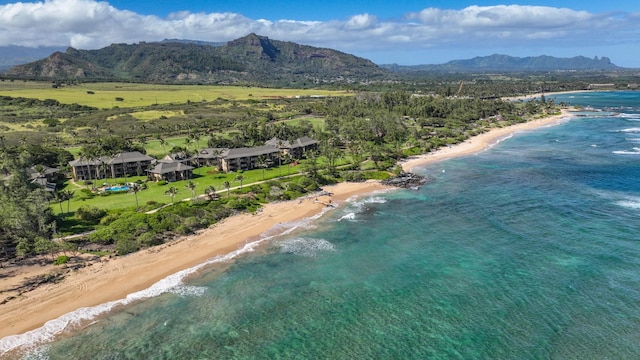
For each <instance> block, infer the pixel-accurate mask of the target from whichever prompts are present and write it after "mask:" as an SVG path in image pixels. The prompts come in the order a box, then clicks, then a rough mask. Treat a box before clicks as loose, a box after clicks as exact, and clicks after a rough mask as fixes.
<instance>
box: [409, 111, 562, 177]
mask: <svg viewBox="0 0 640 360" xmlns="http://www.w3.org/2000/svg"><path fill="white" fill-rule="evenodd" d="M569 116H571V113H570V112H569V111H568V110H562V113H561V114H560V115H554V116H549V117H546V118H542V119H536V120H532V121H529V122H526V123H521V124H516V125H512V126H508V127H503V128H495V129H491V130H490V131H487V132H486V133H484V134H480V135H477V136H474V137H473V138H471V139H469V140H466V141H464V142H462V143H460V144H456V145H453V146H451V147H447V148H441V149H438V150H437V151H434V152H431V153H429V154H424V155H420V156H415V157H411V158H409V159H407V160H405V161H403V162H402V169H403V170H404V171H411V170H412V169H413V168H415V167H419V166H425V165H429V164H433V163H435V162H438V161H443V160H447V159H451V158H454V157H459V156H466V155H471V154H475V153H478V152H480V151H483V150H485V149H488V148H489V147H491V146H493V145H495V144H497V143H498V142H500V141H502V140H503V139H505V138H507V137H509V136H511V135H512V134H514V133H516V132H519V131H527V130H532V129H536V128H539V127H544V126H550V125H555V124H557V123H558V121H560V120H561V119H563V118H567V117H569Z"/></svg>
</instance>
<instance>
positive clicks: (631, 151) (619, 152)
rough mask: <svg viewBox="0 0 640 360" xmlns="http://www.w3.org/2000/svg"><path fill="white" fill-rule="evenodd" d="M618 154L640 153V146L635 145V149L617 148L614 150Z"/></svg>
mask: <svg viewBox="0 0 640 360" xmlns="http://www.w3.org/2000/svg"><path fill="white" fill-rule="evenodd" d="M613 153H614V154H617V155H640V148H637V147H634V148H633V150H616V151H613Z"/></svg>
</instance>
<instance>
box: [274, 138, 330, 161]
mask: <svg viewBox="0 0 640 360" xmlns="http://www.w3.org/2000/svg"><path fill="white" fill-rule="evenodd" d="M265 145H271V146H275V147H277V148H278V149H280V151H281V152H282V153H283V154H289V155H291V157H292V158H294V159H300V158H302V156H303V155H304V153H305V152H307V151H310V150H315V149H317V148H318V142H317V141H316V140H313V139H312V138H310V137H307V136H303V137H301V138H298V139H295V140H294V141H292V142H289V141H287V140H280V139H278V138H276V137H274V138H273V139H271V140H268V141H267V142H265Z"/></svg>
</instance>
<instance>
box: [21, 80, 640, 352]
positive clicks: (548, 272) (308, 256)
mask: <svg viewBox="0 0 640 360" xmlns="http://www.w3.org/2000/svg"><path fill="white" fill-rule="evenodd" d="M639 100H640V94H639V93H626V92H624V93H587V94H570V95H563V96H558V97H557V101H565V102H570V103H575V104H580V105H585V106H591V107H594V108H596V109H602V110H605V111H608V112H610V113H606V114H605V113H597V112H594V113H590V114H589V115H587V116H584V117H579V118H575V119H573V120H571V121H569V122H566V123H563V124H561V125H558V126H554V127H548V128H543V129H538V130H536V131H530V132H526V133H520V134H516V135H515V136H513V137H512V138H511V139H508V140H505V141H503V142H501V143H500V144H499V145H497V146H494V147H493V148H492V149H490V150H488V151H485V152H482V153H480V154H477V155H473V156H468V157H465V158H459V159H454V160H450V161H446V162H443V163H439V164H434V165H431V166H429V167H427V168H424V169H421V170H419V172H422V173H424V174H426V175H428V176H429V177H431V178H432V179H433V181H432V182H431V183H430V184H429V185H427V186H423V187H422V188H421V189H420V190H418V191H404V190H399V191H393V192H389V193H384V194H375V195H372V196H369V197H365V198H360V199H356V200H354V201H352V202H350V203H349V204H347V205H344V206H342V207H340V208H338V209H337V210H334V211H331V212H328V213H326V214H325V215H324V216H323V217H322V218H321V219H320V220H318V221H315V222H313V226H304V227H301V228H298V229H297V230H295V231H290V232H289V233H288V234H285V235H282V236H276V237H274V238H273V239H271V240H270V241H269V242H268V243H267V245H266V246H265V248H264V251H261V252H259V253H247V254H244V255H242V256H240V257H239V258H238V259H237V260H236V261H235V262H234V263H233V264H232V265H231V266H230V267H225V270H224V271H221V270H220V269H219V268H217V267H215V266H210V267H205V269H201V270H200V271H199V276H198V277H197V278H194V279H192V280H191V281H189V283H188V284H184V285H182V286H179V287H174V288H175V289H176V290H173V291H171V292H167V293H164V294H162V295H159V296H155V297H152V298H150V299H146V300H143V301H136V302H134V303H133V304H130V305H127V306H124V307H122V308H121V309H119V310H116V311H113V312H112V313H111V315H109V316H106V317H102V318H100V319H99V321H97V322H96V323H94V324H93V325H91V326H88V327H86V328H85V329H83V330H81V331H75V332H73V333H71V334H68V335H65V336H64V337H62V338H60V339H58V340H57V341H55V342H52V343H49V344H47V345H44V346H41V347H39V348H38V349H36V350H34V351H32V352H30V353H29V354H28V355H27V356H26V357H27V358H34V357H37V358H51V359H61V358H65V359H66V358H69V357H72V358H76V359H128V358H136V359H137V358H156V359H165V358H166V359H205V358H206V359H217V358H224V359H235V358H238V359H240V358H287V359H288V358H305V359H307V358H331V359H344V358H403V359H404V358H436V359H439V358H443V359H445V358H446V359H449V358H461V359H514V358H516V359H540V358H545V359H546V358H554V359H605V358H611V359H629V358H638V357H640V345H639V343H640V342H639V341H638V340H640V330H638V329H640V277H639V274H640V273H639V272H638V269H639V268H640V247H639V246H638V240H639V239H638V235H637V234H638V233H639V232H638V230H640V225H639V224H638V221H637V218H638V216H639V215H640V182H639V181H638V179H640V150H639V148H640V123H638V121H640V101H639ZM443 170H445V171H444V172H443Z"/></svg>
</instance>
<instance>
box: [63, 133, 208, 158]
mask: <svg viewBox="0 0 640 360" xmlns="http://www.w3.org/2000/svg"><path fill="white" fill-rule="evenodd" d="M186 139H187V137H185V136H183V137H175V138H167V139H165V141H166V142H167V143H166V144H165V145H164V146H162V144H161V143H160V140H156V139H153V140H148V141H147V143H146V144H145V145H144V149H145V150H146V151H147V155H149V156H153V157H155V158H157V159H161V158H163V157H164V156H165V155H167V154H168V153H169V151H171V149H172V148H173V147H174V146H181V147H185V141H186ZM208 141H209V137H207V136H202V137H200V140H198V141H194V142H192V143H191V144H190V145H189V149H191V150H194V149H204V148H208V147H209V146H208V145H207V142H208ZM64 149H65V150H67V151H68V152H70V153H71V154H72V155H73V156H75V157H78V155H79V154H80V146H69V147H65V148H64Z"/></svg>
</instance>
